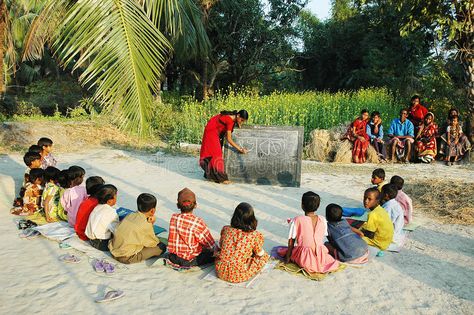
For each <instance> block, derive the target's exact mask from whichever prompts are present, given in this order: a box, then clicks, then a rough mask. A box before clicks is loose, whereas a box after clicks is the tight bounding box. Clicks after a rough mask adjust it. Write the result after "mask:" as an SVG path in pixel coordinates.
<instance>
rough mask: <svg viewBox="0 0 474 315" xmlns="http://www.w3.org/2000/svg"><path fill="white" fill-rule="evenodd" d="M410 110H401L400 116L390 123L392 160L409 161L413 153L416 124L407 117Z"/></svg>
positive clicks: (389, 135) (389, 134)
mask: <svg viewBox="0 0 474 315" xmlns="http://www.w3.org/2000/svg"><path fill="white" fill-rule="evenodd" d="M407 117H408V110H407V109H405V108H404V109H402V110H400V118H395V119H394V120H392V122H391V123H390V128H389V129H388V137H389V138H390V141H389V147H390V149H391V156H392V162H395V161H396V159H398V160H400V161H402V162H404V163H408V162H409V160H410V155H411V146H412V144H413V142H414V141H415V140H414V139H413V138H414V137H415V131H414V126H413V123H412V122H411V121H409V120H408V119H407Z"/></svg>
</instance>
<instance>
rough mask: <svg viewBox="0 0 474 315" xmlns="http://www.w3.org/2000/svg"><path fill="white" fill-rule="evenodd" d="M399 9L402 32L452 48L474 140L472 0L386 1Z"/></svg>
mask: <svg viewBox="0 0 474 315" xmlns="http://www.w3.org/2000/svg"><path fill="white" fill-rule="evenodd" d="M390 2H391V3H393V4H395V5H397V6H398V10H399V11H400V12H407V11H409V14H406V15H405V16H404V17H405V19H404V23H403V24H402V25H401V27H400V30H401V34H402V35H405V36H407V35H409V34H411V33H413V32H416V31H420V30H421V31H423V32H425V33H429V34H433V35H435V36H436V37H437V38H438V39H439V40H441V41H442V42H443V43H444V44H445V45H446V46H447V47H448V48H453V49H455V50H456V59H457V60H459V62H460V63H461V65H462V67H463V71H464V80H465V81H464V82H465V85H464V86H465V91H466V93H465V95H466V103H467V108H468V114H469V116H468V122H469V126H470V138H471V140H472V141H474V1H472V0H390Z"/></svg>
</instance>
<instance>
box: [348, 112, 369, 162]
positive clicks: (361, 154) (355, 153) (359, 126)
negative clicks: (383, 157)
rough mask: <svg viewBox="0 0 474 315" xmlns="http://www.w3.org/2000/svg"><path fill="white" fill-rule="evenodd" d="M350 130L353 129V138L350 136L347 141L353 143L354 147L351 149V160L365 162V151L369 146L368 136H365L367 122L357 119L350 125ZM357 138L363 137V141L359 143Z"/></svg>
mask: <svg viewBox="0 0 474 315" xmlns="http://www.w3.org/2000/svg"><path fill="white" fill-rule="evenodd" d="M352 128H355V136H354V135H352V136H351V137H350V138H349V140H351V141H353V143H354V147H353V148H352V159H353V160H354V161H358V162H360V163H364V162H365V160H366V153H367V149H368V148H369V145H370V141H369V136H368V135H367V121H366V120H362V119H360V118H357V119H356V120H354V122H353V123H352ZM358 137H364V139H365V141H361V140H360V139H359V138H358Z"/></svg>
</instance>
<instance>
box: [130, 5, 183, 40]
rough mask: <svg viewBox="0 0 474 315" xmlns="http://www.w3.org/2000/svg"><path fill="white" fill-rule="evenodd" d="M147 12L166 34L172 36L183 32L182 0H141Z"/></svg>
mask: <svg viewBox="0 0 474 315" xmlns="http://www.w3.org/2000/svg"><path fill="white" fill-rule="evenodd" d="M139 2H140V3H141V4H142V5H143V8H144V9H145V12H146V13H147V15H148V16H149V17H150V19H151V21H152V22H153V24H155V25H156V26H157V27H158V28H159V29H160V30H161V31H162V32H163V33H164V34H168V35H170V36H171V37H174V36H176V35H177V34H179V33H181V32H182V20H181V12H180V9H181V8H180V0H139Z"/></svg>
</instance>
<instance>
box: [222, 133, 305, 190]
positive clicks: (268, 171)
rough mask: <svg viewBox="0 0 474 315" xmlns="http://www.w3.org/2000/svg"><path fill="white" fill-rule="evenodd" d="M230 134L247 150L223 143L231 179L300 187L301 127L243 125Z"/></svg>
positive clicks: (251, 182)
mask: <svg viewBox="0 0 474 315" xmlns="http://www.w3.org/2000/svg"><path fill="white" fill-rule="evenodd" d="M272 134H273V135H272ZM232 137H233V139H234V141H235V142H236V143H237V144H239V145H241V146H243V147H244V148H246V149H249V150H250V152H249V153H248V154H240V153H239V152H237V150H235V149H234V148H233V147H231V146H230V145H228V144H227V143H225V144H224V163H225V170H226V173H227V174H228V175H229V179H230V180H232V181H234V182H240V183H249V184H260V185H275V186H284V187H300V184H301V159H302V156H303V141H304V127H302V126H297V127H289V126H259V125H252V126H249V125H246V126H244V127H243V128H241V129H237V128H236V129H234V132H233V135H232ZM287 150H289V151H290V152H288V151H287Z"/></svg>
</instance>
